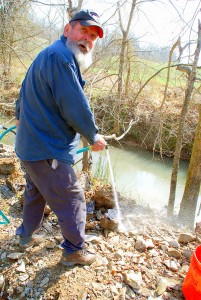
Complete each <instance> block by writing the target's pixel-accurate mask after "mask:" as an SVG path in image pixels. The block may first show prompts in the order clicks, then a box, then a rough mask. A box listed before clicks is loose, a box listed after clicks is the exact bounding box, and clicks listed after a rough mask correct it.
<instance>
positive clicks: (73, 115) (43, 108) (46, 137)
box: [15, 36, 98, 164]
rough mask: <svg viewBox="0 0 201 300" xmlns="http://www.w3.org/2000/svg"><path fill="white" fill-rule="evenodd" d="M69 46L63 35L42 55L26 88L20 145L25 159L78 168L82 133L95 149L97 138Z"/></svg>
mask: <svg viewBox="0 0 201 300" xmlns="http://www.w3.org/2000/svg"><path fill="white" fill-rule="evenodd" d="M65 43H66V38H65V37H64V36H61V39H60V40H58V41H56V42H54V43H53V44H52V45H50V46H49V47H47V48H46V49H44V50H43V51H42V52H40V53H39V55H38V56H37V57H36V59H35V60H34V61H33V63H32V65H31V66H30V68H29V70H28V72H27V74H26V76H25V79H24V81H23V83H22V87H21V90H20V98H19V116H18V113H17V117H19V125H18V129H17V135H16V145H15V150H16V154H17V156H18V157H19V158H20V159H22V160H28V161H36V160H44V159H58V160H61V161H65V162H67V163H68V164H73V163H74V155H75V153H76V150H77V149H76V148H77V145H78V143H79V139H80V134H81V135H82V136H83V137H85V138H86V139H87V141H88V142H89V143H90V144H94V143H95V142H96V141H97V139H98V137H97V132H98V128H97V126H96V125H95V122H94V117H93V114H92V112H91V109H90V106H89V102H88V99H87V97H86V95H85V93H84V91H83V87H84V81H83V79H82V76H81V73H80V69H79V67H78V64H77V61H76V59H75V57H74V55H73V53H72V52H71V51H70V50H69V49H68V48H67V47H66V45H65Z"/></svg>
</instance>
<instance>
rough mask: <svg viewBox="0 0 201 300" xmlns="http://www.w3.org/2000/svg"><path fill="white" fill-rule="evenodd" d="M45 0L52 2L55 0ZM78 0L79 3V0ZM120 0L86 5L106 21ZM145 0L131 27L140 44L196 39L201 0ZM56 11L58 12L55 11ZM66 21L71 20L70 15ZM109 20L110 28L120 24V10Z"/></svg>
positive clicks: (127, 8) (125, 17) (125, 16)
mask: <svg viewBox="0 0 201 300" xmlns="http://www.w3.org/2000/svg"><path fill="white" fill-rule="evenodd" d="M42 1H43V2H47V3H50V1H51V0H41V2H42ZM59 1H60V2H62V3H64V2H65V1H62V0H57V2H59ZM122 1H123V0H122ZM131 1H132V0H130V1H129V0H127V1H126V6H124V8H123V9H122V10H121V12H122V16H123V21H124V27H125V26H126V24H127V21H128V15H129V11H130V2H131ZM55 2H56V1H53V2H52V3H55ZM74 2H75V3H76V1H74ZM117 2H118V1H117V0H107V1H106V0H99V1H94V0H85V1H84V6H83V8H90V9H94V10H95V11H96V12H97V13H98V14H99V15H100V16H101V20H102V23H103V24H104V23H105V22H106V21H107V20H108V19H109V18H110V17H111V15H112V14H113V12H114V11H115V7H116V4H117ZM137 2H140V0H137ZM142 2H143V3H141V4H140V5H137V6H136V8H137V9H136V11H135V14H134V18H133V22H132V26H131V29H130V35H133V36H135V38H137V39H138V41H139V43H140V46H142V47H148V46H150V45H151V44H152V45H156V46H159V47H164V46H172V45H173V44H174V43H175V42H176V40H177V39H178V37H179V36H180V37H181V43H182V45H185V44H186V43H187V42H188V41H189V38H190V39H191V40H194V41H195V42H196V40H197V31H198V19H200V20H201V0H158V1H156V0H154V1H150V0H149V1H142ZM41 10H42V11H44V13H45V11H46V12H47V6H44V7H43V8H42V7H41ZM196 11H197V12H198V11H199V13H197V15H196V16H195V12H196ZM53 15H54V16H55V14H54V13H53ZM61 15H62V14H61ZM192 20H193V21H192ZM64 22H65V23H66V22H68V19H67V16H66V17H65V20H64ZM107 23H108V25H107V29H108V30H111V29H114V28H118V15H117V14H116V16H114V17H113V18H112V19H110V21H109V22H107ZM105 28H106V26H105ZM190 28H193V30H190ZM194 48H195V44H194V46H191V52H192V51H193V50H194ZM186 51H187V50H186ZM187 54H188V53H186V55H187ZM200 61H201V59H200Z"/></svg>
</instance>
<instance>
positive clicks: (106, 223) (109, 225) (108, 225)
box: [100, 216, 118, 231]
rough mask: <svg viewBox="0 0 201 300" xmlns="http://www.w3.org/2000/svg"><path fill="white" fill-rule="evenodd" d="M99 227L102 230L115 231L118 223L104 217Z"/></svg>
mask: <svg viewBox="0 0 201 300" xmlns="http://www.w3.org/2000/svg"><path fill="white" fill-rule="evenodd" d="M100 226H101V227H102V228H103V229H108V230H112V231H116V230H117V228H118V221H117V220H113V219H109V218H107V217H106V216H104V217H103V218H102V219H101V220H100Z"/></svg>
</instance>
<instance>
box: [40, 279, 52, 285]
mask: <svg viewBox="0 0 201 300" xmlns="http://www.w3.org/2000/svg"><path fill="white" fill-rule="evenodd" d="M49 280H50V279H49V277H45V278H43V280H42V281H41V283H40V287H43V286H44V285H46V284H47V283H48V282H49Z"/></svg>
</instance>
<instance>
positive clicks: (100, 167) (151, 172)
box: [92, 146, 201, 213]
mask: <svg viewBox="0 0 201 300" xmlns="http://www.w3.org/2000/svg"><path fill="white" fill-rule="evenodd" d="M109 152H110V157H111V164H112V169H113V173H114V181H115V186H116V190H117V192H119V193H120V194H121V195H123V196H126V197H128V198H132V199H134V200H135V201H136V203H137V204H139V205H141V206H148V207H150V208H153V209H159V210H164V209H165V207H166V206H167V204H168V198H169V190H170V179H171V173H172V162H173V161H172V159H170V158H166V157H165V158H163V159H161V158H159V157H157V156H156V157H153V154H152V153H151V152H149V151H145V150H143V149H138V148H136V149H132V151H131V150H125V149H119V148H116V147H112V146H109ZM92 157H93V169H92V171H93V174H95V175H96V176H97V175H99V176H100V177H104V176H105V177H107V178H108V180H109V181H110V179H109V177H110V175H108V174H109V172H108V163H107V155H106V151H101V152H92ZM187 170H188V162H184V161H181V162H180V168H179V173H178V182H177V191H176V200H175V213H178V212H179V207H180V202H181V200H182V196H183V192H184V188H185V181H186V175H187ZM200 200H201V196H199V201H198V202H199V203H200Z"/></svg>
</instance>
